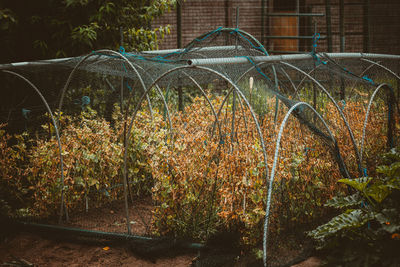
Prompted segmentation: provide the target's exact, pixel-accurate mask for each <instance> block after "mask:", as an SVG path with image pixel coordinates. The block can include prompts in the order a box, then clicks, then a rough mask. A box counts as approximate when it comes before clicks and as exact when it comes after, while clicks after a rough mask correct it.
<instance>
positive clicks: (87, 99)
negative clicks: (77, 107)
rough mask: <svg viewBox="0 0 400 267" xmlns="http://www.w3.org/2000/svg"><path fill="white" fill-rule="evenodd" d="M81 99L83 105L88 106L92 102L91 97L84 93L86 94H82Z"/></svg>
mask: <svg viewBox="0 0 400 267" xmlns="http://www.w3.org/2000/svg"><path fill="white" fill-rule="evenodd" d="M81 101H82V106H87V105H89V104H90V97H88V96H86V95H84V96H82V100H81Z"/></svg>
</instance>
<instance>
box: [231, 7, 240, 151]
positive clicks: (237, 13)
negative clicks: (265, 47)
mask: <svg viewBox="0 0 400 267" xmlns="http://www.w3.org/2000/svg"><path fill="white" fill-rule="evenodd" d="M236 29H239V7H236ZM237 45H238V35H237V34H236V46H237ZM235 113H236V91H233V94H232V129H231V142H232V145H233V142H234V141H235V115H236V114H235ZM232 147H233V146H232Z"/></svg>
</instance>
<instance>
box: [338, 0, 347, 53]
mask: <svg viewBox="0 0 400 267" xmlns="http://www.w3.org/2000/svg"><path fill="white" fill-rule="evenodd" d="M339 34H340V52H342V53H343V52H344V45H345V38H346V37H345V33H344V0H340V1H339Z"/></svg>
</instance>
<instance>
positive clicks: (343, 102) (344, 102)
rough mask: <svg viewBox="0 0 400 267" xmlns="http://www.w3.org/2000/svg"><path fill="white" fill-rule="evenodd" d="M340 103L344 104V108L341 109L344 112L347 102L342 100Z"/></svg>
mask: <svg viewBox="0 0 400 267" xmlns="http://www.w3.org/2000/svg"><path fill="white" fill-rule="evenodd" d="M340 103H342V107H341V108H340V109H341V110H342V111H343V110H344V108H345V107H346V101H345V100H343V99H342V100H340Z"/></svg>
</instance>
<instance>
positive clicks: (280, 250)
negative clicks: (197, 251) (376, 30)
mask: <svg viewBox="0 0 400 267" xmlns="http://www.w3.org/2000/svg"><path fill="white" fill-rule="evenodd" d="M399 59H400V57H399V56H395V55H377V54H356V53H353V54H324V53H316V51H315V47H314V51H313V53H312V54H305V55H295V56H268V53H267V51H265V50H264V48H263V47H262V46H261V45H260V44H259V42H258V41H257V40H255V39H254V38H253V37H252V36H250V35H249V34H247V33H245V32H243V31H240V30H239V29H225V28H218V29H216V30H214V31H211V32H209V33H206V34H204V35H202V36H200V37H198V38H196V39H195V40H193V42H191V43H190V44H189V45H187V46H186V48H184V49H180V50H171V51H149V52H142V53H128V52H125V51H124V50H123V48H121V51H119V52H115V51H111V50H99V51H94V52H92V53H90V54H89V55H87V56H82V57H75V58H68V59H60V60H48V61H40V62H31V63H24V64H8V65H3V66H2V67H1V70H2V72H1V74H0V79H1V80H2V83H1V84H2V90H1V92H0V93H1V94H2V95H1V99H7V101H3V103H2V106H1V108H0V119H1V121H0V122H1V123H2V129H3V130H5V132H2V136H1V137H2V140H3V143H4V144H5V145H4V149H3V151H4V152H3V154H2V157H3V158H2V160H3V161H4V160H9V162H10V164H11V163H12V162H16V163H18V166H19V167H20V168H19V170H18V172H19V173H15V172H14V173H11V172H6V171H3V172H4V173H5V174H4V178H3V180H2V192H1V193H2V194H3V195H4V197H3V199H2V200H1V201H4V202H6V203H8V204H7V205H8V206H9V208H10V210H8V211H7V214H8V215H9V216H11V217H14V218H18V220H20V221H31V222H41V223H45V224H46V225H61V226H63V227H69V229H71V228H72V229H85V230H93V231H98V232H100V231H101V232H105V233H127V234H129V235H136V236H150V237H153V236H160V235H161V236H175V237H176V236H179V237H182V238H187V239H190V240H197V241H204V240H207V239H208V238H209V237H212V236H213V235H214V234H215V233H217V232H218V231H220V230H221V229H229V231H233V232H235V233H239V235H238V236H239V237H238V239H240V243H241V244H244V245H245V246H246V245H247V246H249V247H252V246H261V245H260V244H263V248H264V249H263V250H264V260H265V262H266V263H267V264H268V265H270V266H277V265H283V264H287V263H289V262H292V261H293V260H295V259H296V258H298V257H299V255H301V254H302V253H303V252H304V251H305V249H306V248H307V241H306V240H307V239H306V238H304V235H305V234H304V233H305V231H307V230H311V229H312V228H313V227H315V226H316V225H318V224H319V223H321V222H323V221H326V219H327V218H329V211H327V210H326V209H323V208H322V206H323V203H324V202H325V201H326V200H327V199H329V198H330V197H331V196H332V195H334V193H336V192H337V191H338V190H339V191H340V190H342V191H343V192H345V189H344V188H340V187H338V185H337V183H336V182H337V180H338V179H340V178H342V177H349V178H350V177H351V178H352V177H359V176H362V175H365V174H366V173H368V174H370V173H372V174H373V173H374V170H375V165H376V162H377V158H376V154H377V152H379V151H383V150H385V149H387V148H390V147H393V146H395V145H396V144H397V143H398V140H397V139H398V138H397V132H396V129H397V127H396V123H397V122H398V121H397V120H398V117H397V114H398V113H397V112H398V99H399V97H400V95H399V94H400V88H399V67H400V65H399V62H400V61H399ZM35 89H37V91H35ZM38 91H39V92H40V93H41V94H42V96H43V99H41V98H40V97H39V96H38ZM44 101H45V102H46V104H48V108H46V105H45V104H43V103H44ZM52 116H53V117H52ZM54 123H55V124H56V125H57V127H54ZM57 134H58V135H59V139H57ZM12 136H14V137H12ZM15 136H17V137H15ZM58 141H59V143H58ZM22 143H24V144H25V145H21V144H22ZM6 146H7V147H8V148H7V149H8V150H7V149H6ZM60 148H61V150H62V153H61V154H62V159H63V162H62V164H61V160H60V159H61V156H60ZM10 149H11V150H10ZM17 152H18V153H20V154H21V153H26V155H25V156H24V157H18V156H15V157H14V156H13V157H11V156H10V155H15V154H16V153H17ZM10 158H12V159H10ZM12 160H13V161H12ZM61 165H62V168H63V171H61ZM15 176H18V177H20V178H16V177H15ZM232 236H234V234H232ZM282 244H286V245H282Z"/></svg>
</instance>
